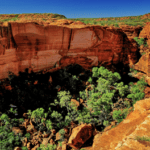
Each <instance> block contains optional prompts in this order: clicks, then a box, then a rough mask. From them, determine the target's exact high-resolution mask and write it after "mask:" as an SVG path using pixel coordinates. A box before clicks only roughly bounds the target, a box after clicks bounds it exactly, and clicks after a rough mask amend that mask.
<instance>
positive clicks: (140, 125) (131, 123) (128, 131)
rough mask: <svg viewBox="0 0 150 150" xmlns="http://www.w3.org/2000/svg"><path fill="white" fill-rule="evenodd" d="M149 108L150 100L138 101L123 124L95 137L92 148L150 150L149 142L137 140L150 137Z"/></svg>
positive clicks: (96, 149) (97, 149)
mask: <svg viewBox="0 0 150 150" xmlns="http://www.w3.org/2000/svg"><path fill="white" fill-rule="evenodd" d="M149 108H150V98H147V99H143V100H140V101H137V102H136V103H135V104H134V111H131V112H130V113H129V114H128V116H127V117H126V118H125V119H124V120H123V121H122V122H121V123H119V124H118V125H117V126H116V127H114V128H112V129H110V130H108V131H105V132H103V133H102V134H97V135H96V136H95V137H94V140H93V145H92V148H93V149H94V150H100V149H107V150H125V149H141V150H146V149H150V144H149V142H148V141H142V140H138V139H136V137H137V136H140V137H146V138H149V137H150V132H149V129H150V128H149V124H150V115H149V114H150V110H149Z"/></svg>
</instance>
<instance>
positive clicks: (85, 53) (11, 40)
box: [0, 22, 138, 79]
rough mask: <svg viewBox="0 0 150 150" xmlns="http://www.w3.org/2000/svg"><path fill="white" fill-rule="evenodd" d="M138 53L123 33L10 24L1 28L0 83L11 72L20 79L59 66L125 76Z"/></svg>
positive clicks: (94, 29)
mask: <svg viewBox="0 0 150 150" xmlns="http://www.w3.org/2000/svg"><path fill="white" fill-rule="evenodd" d="M77 26H78V25H77ZM83 26H84V25H83ZM137 51H138V49H137V45H136V43H135V41H134V40H133V41H131V40H129V39H128V38H127V36H126V34H125V33H123V31H122V30H120V29H114V28H107V27H101V26H98V25H97V26H96V25H94V26H84V27H80V28H79V27H72V28H71V27H66V26H65V27H64V26H57V25H49V26H45V27H44V26H42V25H39V24H37V23H33V22H27V23H16V22H11V23H9V24H8V27H3V26H0V72H1V74H0V79H2V78H7V77H8V71H11V72H13V73H15V74H16V75H17V74H18V72H19V71H24V69H25V68H31V69H32V70H33V71H34V72H37V71H40V70H43V69H45V68H54V66H56V65H55V64H56V63H57V64H58V67H64V66H67V65H69V64H74V63H77V64H79V65H81V66H82V67H83V68H85V69H90V68H92V67H93V66H104V67H106V68H107V69H109V70H111V71H113V72H114V71H117V72H119V73H122V74H125V73H127V71H128V66H129V56H130V62H132V63H133V64H135V63H136V62H137V61H138V57H137Z"/></svg>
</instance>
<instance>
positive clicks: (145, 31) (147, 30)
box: [139, 22, 150, 48]
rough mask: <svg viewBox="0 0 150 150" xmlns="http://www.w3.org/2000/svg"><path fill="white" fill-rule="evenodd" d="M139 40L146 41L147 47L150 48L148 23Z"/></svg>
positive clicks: (149, 23) (149, 26) (149, 24)
mask: <svg viewBox="0 0 150 150" xmlns="http://www.w3.org/2000/svg"><path fill="white" fill-rule="evenodd" d="M139 38H144V39H146V42H147V45H148V47H149V48H150V22H147V23H146V25H145V26H144V28H143V30H142V31H141V32H140V34H139Z"/></svg>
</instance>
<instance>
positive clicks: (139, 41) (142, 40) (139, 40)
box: [133, 37, 147, 47]
mask: <svg viewBox="0 0 150 150" xmlns="http://www.w3.org/2000/svg"><path fill="white" fill-rule="evenodd" d="M133 39H134V40H135V41H136V42H137V44H138V45H139V46H141V45H142V44H143V45H144V46H145V47H146V46H147V43H146V44H145V42H144V38H140V39H138V37H134V38H133Z"/></svg>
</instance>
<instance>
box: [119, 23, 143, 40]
mask: <svg viewBox="0 0 150 150" xmlns="http://www.w3.org/2000/svg"><path fill="white" fill-rule="evenodd" d="M119 27H120V28H121V29H122V31H123V32H124V33H125V34H126V35H127V37H128V38H129V39H133V38H134V37H139V34H140V32H141V30H142V29H143V27H141V26H137V27H133V26H128V25H122V26H119Z"/></svg>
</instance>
